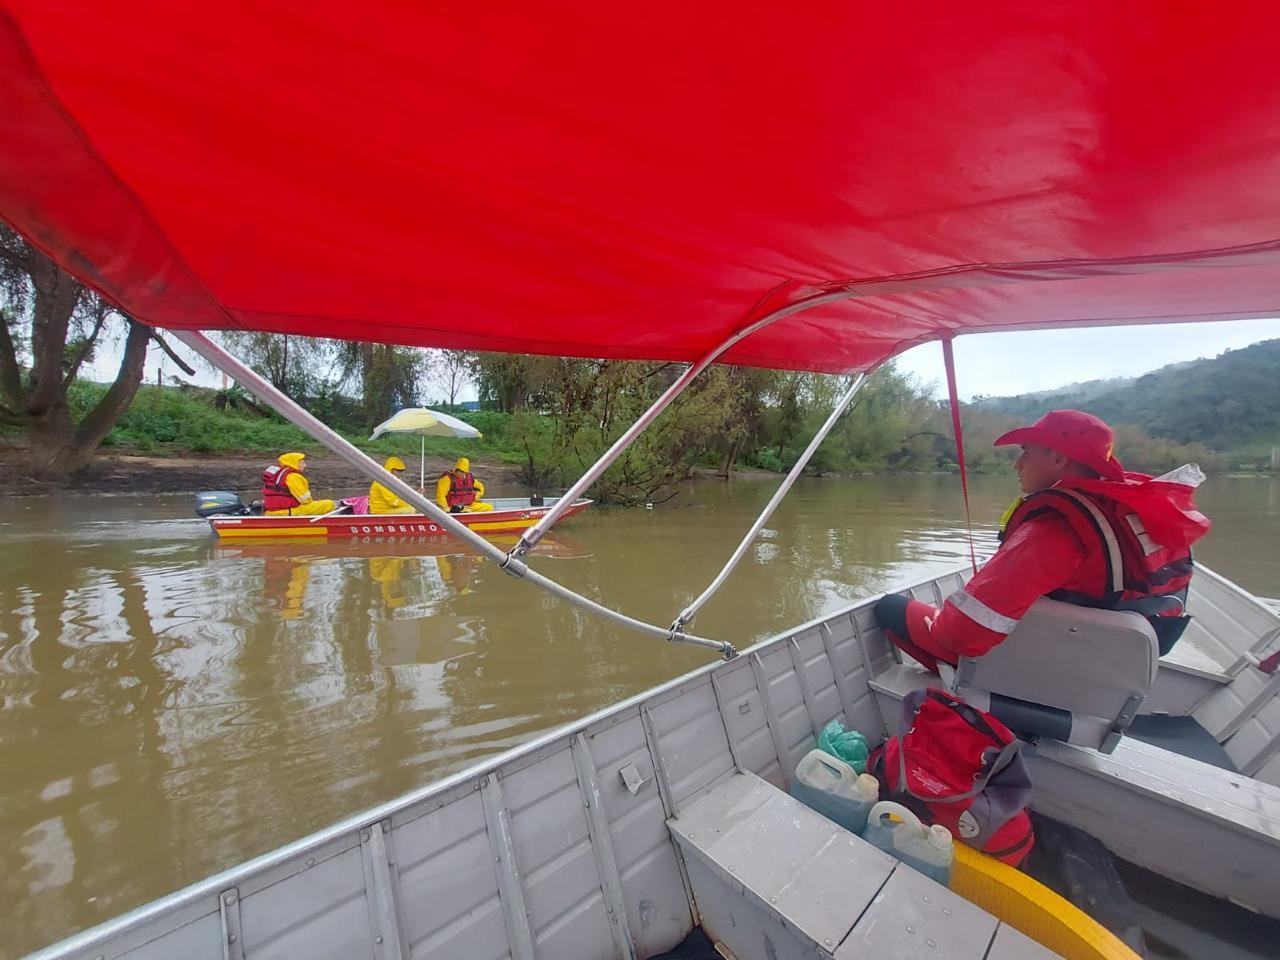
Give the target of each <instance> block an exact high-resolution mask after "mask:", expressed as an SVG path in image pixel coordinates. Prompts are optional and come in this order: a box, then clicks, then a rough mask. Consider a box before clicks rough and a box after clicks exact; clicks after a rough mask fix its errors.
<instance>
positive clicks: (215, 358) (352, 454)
mask: <svg viewBox="0 0 1280 960" xmlns="http://www.w3.org/2000/svg"><path fill="white" fill-rule="evenodd" d="M174 336H175V337H177V338H178V339H179V340H181V341H182V342H183V343H185V344H186V345H187V346H188V347H190V348H191V349H192V350H194V351H195V352H196V353H198V354H199V355H200V356H201V357H203V358H204V359H205V360H207V361H209V363H211V364H213V366H214V367H215V368H217V369H218V370H221V371H222V372H223V373H225V374H227V376H229V377H231V378H233V379H234V380H235V381H236V382H238V383H239V384H240V385H241V386H243V387H244V388H245V389H247V390H248V391H249V392H251V393H253V394H254V395H255V396H257V397H258V398H259V399H261V400H262V402H263V403H266V404H267V405H268V406H270V407H271V408H272V409H273V410H275V411H276V412H277V413H279V414H280V415H281V416H282V417H284V418H285V419H286V420H288V421H289V422H290V423H292V424H294V425H295V426H297V427H299V428H300V429H302V430H304V431H305V432H306V433H308V434H310V435H311V436H312V437H314V438H315V439H316V440H318V441H319V442H320V443H322V444H324V445H325V446H326V447H328V448H329V449H330V450H332V451H333V452H334V453H336V454H337V455H338V456H340V457H341V458H342V459H343V460H345V461H347V463H349V464H351V465H352V466H353V467H355V468H356V469H357V470H359V471H360V472H361V473H363V474H364V475H365V476H367V477H368V478H369V479H370V480H374V481H377V482H378V483H380V484H382V485H383V486H384V487H387V488H388V489H390V490H393V491H394V492H395V493H396V494H397V495H398V496H400V498H401V499H403V500H404V501H405V502H406V503H409V504H411V505H413V506H414V507H416V508H417V509H418V510H420V511H422V513H424V514H426V515H427V516H429V517H431V519H432V520H434V521H436V522H437V523H439V524H440V526H442V527H443V528H444V529H445V530H447V531H448V532H449V533H450V534H452V535H453V536H455V537H457V538H458V539H459V540H461V541H463V542H464V543H466V544H468V545H470V546H472V547H474V548H475V549H476V550H478V551H480V553H481V555H482V556H484V557H486V558H488V559H489V560H492V561H493V562H494V563H495V564H497V565H498V567H499V568H500V569H502V570H504V571H505V572H507V573H509V574H511V575H512V576H514V577H516V578H517V579H520V580H524V581H527V582H529V583H532V584H534V585H535V586H538V587H541V588H542V589H543V590H546V591H547V592H549V593H551V594H554V595H555V596H557V597H559V598H560V599H562V600H566V601H568V602H569V603H572V604H574V605H575V606H578V607H581V608H582V609H584V610H587V611H589V612H591V613H594V614H597V615H599V616H601V617H604V618H605V619H606V620H609V621H611V622H612V623H615V624H618V625H619V626H623V627H627V628H628V629H631V630H636V631H638V632H640V633H644V634H647V635H649V636H652V637H660V638H662V639H664V640H670V641H672V642H673V643H687V644H691V645H693V646H696V647H705V648H706V649H708V650H715V651H716V652H717V653H719V654H720V655H721V656H723V657H724V658H725V659H726V660H728V659H731V658H733V657H735V656H737V654H738V651H737V649H736V648H735V647H734V645H733V644H731V643H729V642H727V641H725V640H710V639H707V638H706V637H698V636H694V635H692V634H688V633H683V632H679V631H673V630H671V629H670V628H669V627H660V626H658V625H657V624H652V623H645V622H644V621H643V620H637V619H636V618H635V617H629V616H627V615H626V614H624V613H619V612H618V611H617V610H612V609H610V608H609V607H606V606H604V605H603V604H600V603H597V602H596V601H594V600H592V599H590V598H589V597H584V596H583V595H582V594H580V593H577V592H575V591H573V590H570V589H569V588H568V587H565V586H563V585H561V584H559V583H557V582H556V581H554V580H552V579H551V578H549V577H545V576H543V575H542V574H540V573H538V572H537V571H535V570H531V569H529V567H528V565H527V564H526V563H525V562H524V561H523V560H521V559H519V558H516V557H511V556H508V555H507V554H506V553H504V552H503V551H501V550H499V549H498V548H497V547H495V546H494V545H493V544H492V543H490V542H489V541H488V540H485V539H484V538H483V537H481V536H480V535H479V534H477V533H475V532H474V531H472V530H471V529H470V528H468V527H467V526H466V525H465V524H463V523H461V522H460V521H458V520H457V518H455V517H454V516H453V515H452V514H449V513H447V512H446V511H444V510H441V509H440V507H439V506H438V505H437V504H436V503H434V502H433V501H431V500H429V499H427V497H426V496H425V495H424V494H422V493H419V492H418V491H417V490H415V489H414V488H413V487H411V486H410V485H409V484H407V483H405V482H404V481H403V480H401V479H400V478H399V477H396V476H394V475H393V474H391V473H388V472H387V471H386V470H384V469H382V467H381V465H379V464H378V462H377V461H376V460H374V459H373V458H372V457H370V456H368V455H367V454H365V453H362V452H361V451H360V450H358V449H356V447H355V446H353V445H352V444H351V443H349V442H348V441H347V440H346V439H345V438H343V437H342V436H340V435H339V434H338V433H337V432H336V431H334V430H332V429H330V428H329V427H327V426H325V425H324V424H323V423H321V422H320V421H319V420H317V419H316V418H315V417H314V416H312V415H311V414H310V413H308V412H307V411H306V410H305V409H304V408H303V407H302V406H300V405H299V404H298V403H296V402H294V401H293V400H291V399H290V398H289V397H288V396H286V395H285V394H284V393H282V392H281V391H279V390H277V389H276V388H275V387H274V386H272V385H271V384H270V383H268V382H267V381H266V380H265V379H263V378H262V377H260V376H259V375H258V374H256V373H255V372H254V371H253V370H251V369H249V367H247V366H246V365H245V364H244V363H242V362H241V361H240V360H238V359H237V358H236V357H234V356H233V355H232V354H230V353H228V352H227V351H226V350H224V349H223V348H222V347H221V346H219V345H218V344H216V343H214V342H213V341H212V340H210V339H209V338H208V337H206V336H205V335H204V334H203V333H198V332H191V331H175V332H174ZM566 499H568V498H567V496H566V497H565V498H562V499H561V503H563V502H565V500H566Z"/></svg>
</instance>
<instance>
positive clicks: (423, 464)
mask: <svg viewBox="0 0 1280 960" xmlns="http://www.w3.org/2000/svg"><path fill="white" fill-rule="evenodd" d="M384 433H416V434H418V436H420V437H422V447H421V451H420V454H419V456H420V458H421V459H420V460H419V466H418V471H419V472H418V488H419V489H423V490H425V489H426V483H427V437H461V438H463V439H467V440H476V439H479V438H480V437H482V436H484V434H482V433H481V432H480V431H479V430H477V429H476V428H475V427H473V426H471V424H469V423H463V422H462V421H461V420H459V419H458V418H457V417H451V416H449V415H448V414H447V413H438V412H437V411H435V410H428V409H426V408H425V407H405V408H404V409H403V410H400V411H398V412H396V413H393V414H392V415H391V417H390V418H389V419H386V420H383V421H382V423H380V424H378V425H377V426H376V427H375V428H374V430H373V436H371V437H370V438H369V439H370V440H377V439H378V438H379V437H380V436H382V435H383V434H384Z"/></svg>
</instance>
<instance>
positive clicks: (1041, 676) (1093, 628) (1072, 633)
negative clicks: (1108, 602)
mask: <svg viewBox="0 0 1280 960" xmlns="http://www.w3.org/2000/svg"><path fill="white" fill-rule="evenodd" d="M1159 660H1160V650H1159V646H1158V644H1157V642H1156V635H1155V632H1154V631H1153V630H1152V629H1151V624H1149V623H1148V622H1147V620H1146V618H1145V617H1143V616H1142V615H1141V614H1137V613H1130V612H1122V611H1115V610H1094V609H1091V608H1089V607H1080V606H1075V605H1074V604H1069V603H1060V602H1058V601H1056V600H1049V599H1047V598H1043V597H1042V598H1041V599H1039V600H1037V601H1036V602H1035V604H1034V606H1032V607H1031V609H1030V610H1029V611H1027V614H1026V616H1024V617H1023V618H1022V620H1021V622H1020V623H1019V624H1018V626H1017V628H1016V629H1015V630H1014V631H1013V632H1012V633H1011V634H1009V636H1008V637H1007V638H1006V639H1005V641H1004V642H1003V643H1001V644H999V645H998V646H996V647H995V648H993V649H992V650H991V651H990V652H989V653H987V654H986V655H985V656H982V657H977V658H974V657H962V658H961V660H960V663H959V664H958V665H957V667H956V671H955V677H954V679H953V680H952V683H951V686H952V689H953V690H954V692H955V693H956V695H957V696H961V697H963V698H964V699H966V700H967V701H969V702H970V703H972V704H973V705H974V706H975V707H979V708H980V709H984V710H988V711H990V712H991V713H992V714H994V715H995V716H996V717H997V718H998V719H999V720H1000V721H1001V722H1003V723H1004V724H1005V725H1006V726H1008V727H1009V728H1010V729H1011V730H1013V731H1014V732H1015V733H1019V734H1024V735H1029V736H1043V737H1051V738H1053V739H1055V740H1065V741H1066V742H1068V743H1074V744H1078V745H1080V746H1084V747H1093V748H1096V749H1098V750H1101V751H1102V752H1103V753H1110V752H1111V751H1112V750H1114V749H1115V746H1116V744H1117V743H1119V741H1120V736H1121V734H1122V733H1123V732H1124V730H1125V729H1126V728H1127V727H1128V726H1129V724H1130V723H1131V722H1132V721H1133V718H1134V717H1135V716H1136V715H1137V712H1138V706H1139V705H1140V704H1141V703H1142V699H1143V698H1144V697H1145V696H1146V695H1147V692H1148V691H1149V690H1150V689H1151V685H1152V684H1153V683H1154V682H1155V679H1156V670H1157V669H1158V668H1159Z"/></svg>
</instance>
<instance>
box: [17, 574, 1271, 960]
mask: <svg viewBox="0 0 1280 960" xmlns="http://www.w3.org/2000/svg"><path fill="white" fill-rule="evenodd" d="M969 570H970V564H969V563H968V561H964V562H961V563H957V564H956V565H955V566H953V567H950V568H947V569H944V570H941V571H939V572H937V573H935V574H933V575H931V576H926V577H922V578H920V579H918V580H913V581H911V582H909V583H905V584H902V585H900V586H896V587H894V588H893V589H892V590H889V591H878V592H876V593H874V594H870V595H868V596H866V597H864V598H863V599H860V600H856V601H854V602H853V603H850V604H848V605H846V606H844V607H840V608H839V609H836V610H834V611H830V612H827V613H822V614H819V615H818V616H815V617H812V618H810V619H809V620H806V621H804V622H803V623H800V624H797V625H795V626H793V627H790V628H788V629H786V630H784V631H783V632H781V633H777V634H774V635H772V636H770V637H766V638H764V639H762V640H760V641H758V642H756V643H754V644H752V645H751V646H749V647H746V648H745V649H743V650H742V651H741V655H740V656H738V657H734V658H733V659H731V660H727V661H726V660H716V661H712V662H710V663H706V664H703V665H702V666H699V667H695V668H694V669H692V670H690V671H688V672H686V673H683V674H681V675H679V676H676V677H673V678H671V679H670V680H667V681H664V682H663V683H660V684H657V685H655V686H652V687H649V688H647V689H646V690H643V691H641V692H639V693H637V694H634V695H632V696H630V697H627V698H626V699H625V700H621V701H619V702H617V703H614V704H611V705H609V706H607V707H603V708H601V709H600V710H597V711H595V712H593V713H590V714H587V715H585V716H583V717H580V718H578V719H576V720H572V721H569V722H568V723H565V724H562V725H560V726H557V727H554V728H552V729H550V730H547V731H545V732H543V733H541V734H539V735H537V736H535V737H534V738H533V739H531V740H529V741H527V742H526V743H523V744H520V745H518V746H515V747H512V748H510V749H508V750H506V751H503V752H502V753H498V754H495V755H494V756H491V757H488V758H485V759H482V760H479V761H477V762H476V763H474V764H472V765H470V766H468V767H465V768H463V769H461V770H458V771H456V772H454V773H452V774H448V775H446V776H444V777H442V778H440V779H439V780H436V781H434V782H432V783H429V784H427V785H424V786H422V787H419V788H417V789H416V790H412V791H410V792H408V793H404V794H401V795H400V796H398V797H394V798H392V799H391V800H387V801H385V802H383V803H381V804H378V805H376V806H373V807H369V808H366V809H364V810H362V811H359V812H357V813H354V814H351V815H350V816H347V817H345V818H343V819H341V820H339V821H337V822H335V823H332V824H330V825H328V826H326V827H322V828H321V829H319V830H317V831H314V832H313V833H310V834H307V835H305V836H303V837H299V838H298V839H296V840H293V841H290V842H288V843H286V844H283V845H281V846H279V847H276V848H275V849H273V850H269V851H267V852H265V853H263V854H260V855H259V856H257V857H254V858H252V859H249V860H246V861H243V862H241V863H238V864H236V865H234V866H231V867H228V868H227V869H225V870H223V871H220V872H219V873H216V874H213V875H212V876H209V877H206V878H204V879H202V880H197V881H196V882H195V883H193V884H191V885H189V886H187V887H184V888H182V889H179V890H175V891H173V892H172V893H169V894H165V895H164V896H162V897H160V898H158V899H155V900H152V901H149V902H147V903H144V904H141V905H140V906H138V907H135V908H134V909H132V910H130V911H128V912H126V913H124V914H121V915H120V916H117V917H114V918H112V919H109V920H106V921H104V922H103V923H102V924H99V925H98V926H94V927H90V928H88V929H87V930H83V931H80V932H79V933H75V934H72V935H71V936H69V937H67V938H64V939H63V940H60V941H57V942H56V943H53V944H51V945H49V946H48V947H45V948H43V949H41V950H38V951H37V952H35V953H33V954H30V955H29V956H28V958H27V960H65V958H67V957H71V956H75V955H76V952H77V951H87V950H91V949H94V948H97V947H99V946H101V945H102V944H104V943H105V942H107V941H109V940H111V939H112V938H115V937H122V936H126V935H127V934H128V933H129V932H130V931H131V930H135V929H136V928H138V927H140V926H142V925H144V924H147V923H153V922H156V921H159V920H160V919H161V918H162V917H163V916H164V915H165V914H171V913H172V914H178V916H175V917H174V918H173V919H174V921H175V922H174V923H173V924H172V925H167V926H166V929H165V930H164V931H161V932H159V933H157V934H155V936H153V937H148V938H147V939H146V940H143V941H142V943H146V942H150V941H151V940H153V939H155V937H158V936H163V935H164V934H165V933H167V932H171V931H172V930H176V929H179V928H181V927H183V926H186V925H187V924H189V923H192V922H196V921H198V920H199V919H200V918H202V917H204V916H207V915H209V914H211V913H216V912H217V911H218V909H219V908H218V906H217V904H218V903H219V898H220V897H221V896H222V894H224V893H225V892H227V891H228V890H230V889H232V888H235V889H237V890H238V891H239V895H240V896H241V897H244V896H249V895H251V894H252V893H253V892H255V891H256V890H258V889H265V888H266V887H268V886H270V885H272V884H273V883H275V882H277V881H278V880H280V879H284V878H285V877H287V876H290V875H292V874H293V873H296V872H300V870H305V869H308V867H309V866H310V865H306V861H305V859H304V858H306V857H312V858H314V860H315V862H316V863H319V862H321V861H322V860H327V859H329V858H330V857H331V856H334V855H338V854H341V853H342V852H344V851H345V850H348V849H352V848H354V847H356V846H359V843H360V833H361V831H362V830H367V829H371V828H377V825H378V824H379V823H381V822H382V821H384V820H385V821H388V822H389V823H390V824H391V825H392V826H393V827H394V826H398V825H402V824H405V823H411V822H413V821H414V820H417V819H419V818H420V817H422V816H427V815H429V814H431V813H432V812H434V811H435V810H436V809H439V808H441V807H444V806H446V805H448V804H449V803H452V802H454V801H456V800H459V799H461V798H462V797H464V796H466V795H467V794H469V793H473V792H477V791H478V790H479V789H480V780H481V779H482V778H484V777H486V776H490V775H493V774H495V773H514V772H516V771H518V770H520V769H523V768H525V767H526V766H528V765H529V764H531V763H534V762H537V761H539V760H541V759H544V758H545V756H546V755H547V754H548V753H549V752H556V751H558V750H559V749H561V748H563V749H569V748H570V742H571V741H572V739H573V737H574V736H576V735H578V734H585V733H587V732H588V731H589V730H590V729H592V728H594V727H598V726H599V725H601V724H602V723H604V722H606V721H610V720H613V721H614V722H615V723H616V722H620V721H621V720H622V719H623V717H624V715H626V714H628V713H630V712H633V711H634V712H637V713H638V712H639V711H640V710H641V708H642V707H644V706H646V705H649V706H656V705H658V704H660V703H664V702H666V700H667V699H670V698H671V697H672V696H674V695H677V694H680V693H682V692H684V691H683V690H682V688H685V687H689V688H692V687H693V686H695V685H696V684H697V683H698V682H699V681H700V680H703V679H705V680H706V682H707V683H708V684H712V683H713V681H712V677H713V676H714V675H716V674H717V673H718V672H724V673H729V672H734V671H736V670H738V669H746V668H748V665H749V664H750V662H751V656H750V655H752V654H762V653H764V651H766V650H768V649H772V648H774V647H776V646H779V645H785V644H786V643H787V642H788V641H789V640H790V639H791V638H793V637H796V636H798V635H800V634H802V633H805V632H807V631H811V630H818V629H820V628H821V627H822V626H823V625H824V624H828V623H831V622H833V621H835V620H838V619H839V618H841V617H846V616H848V617H854V616H856V614H857V613H858V612H859V611H862V610H865V609H866V608H868V607H870V606H872V605H874V604H875V603H876V602H877V601H878V600H880V599H881V598H882V597H884V596H886V595H888V594H890V593H892V594H910V593H911V592H912V591H914V590H917V589H919V588H920V587H923V586H928V585H934V584H937V583H939V582H940V581H943V580H945V579H947V578H948V577H953V576H956V575H961V576H963V575H964V574H965V573H967V572H968V571H969ZM1198 572H1204V568H1200V570H1199V571H1198ZM1219 578H1220V579H1223V580H1225V579H1226V578H1222V577H1219ZM1226 582H1228V583H1231V581H1229V580H1227V581H1226ZM1240 591H1241V593H1242V594H1247V593H1248V592H1247V591H1245V590H1244V589H1243V588H1240ZM1250 596H1251V595H1250ZM855 626H856V624H855ZM860 656H862V657H863V658H864V659H865V656H866V653H865V650H861V649H860ZM833 667H834V664H833ZM868 686H869V692H870V695H871V696H872V697H873V699H875V702H876V707H877V711H878V712H879V711H880V706H879V700H878V697H877V694H876V693H875V691H874V689H873V688H871V687H870V683H869V682H868ZM846 706H847V705H845V704H843V703H842V707H846ZM883 719H884V718H883V717H882V722H883ZM885 732H886V733H887V732H888V728H887V727H886V730H885ZM1053 746H1054V748H1056V747H1058V746H1061V747H1062V748H1063V750H1064V751H1065V752H1066V754H1067V755H1070V756H1075V757H1077V762H1075V763H1068V766H1072V767H1077V768H1081V769H1082V772H1083V768H1082V762H1084V763H1085V764H1086V765H1087V761H1081V760H1080V759H1079V758H1080V757H1081V756H1083V755H1087V754H1089V753H1091V752H1092V751H1088V750H1085V749H1084V748H1080V747H1072V746H1071V745H1069V744H1061V745H1057V744H1054V745H1053ZM549 748H555V749H554V750H549ZM1165 752H1168V751H1165ZM1047 753H1052V750H1051V751H1047ZM1172 756H1177V755H1176V754H1172ZM1045 759H1046V760H1049V761H1050V762H1061V761H1058V760H1055V759H1054V758H1053V757H1052V756H1048V755H1046V756H1045ZM1064 759H1065V758H1064ZM1181 759H1185V758H1181ZM504 768H507V769H505V770H504ZM1093 772H1094V773H1095V774H1099V775H1100V774H1103V771H1102V770H1100V769H1098V770H1094V771H1093ZM1120 779H1121V780H1122V781H1124V782H1125V783H1129V779H1130V778H1128V777H1121V778H1120ZM1246 779H1247V780H1248V781H1250V785H1251V786H1254V785H1256V787H1259V788H1262V789H1264V790H1266V791H1274V792H1275V793H1276V796H1277V798H1280V788H1277V787H1272V786H1270V785H1269V784H1265V783H1262V782H1261V781H1257V780H1256V778H1253V777H1248V778H1246ZM1131 786H1132V784H1131ZM1141 792H1144V793H1149V791H1141ZM1150 795H1151V796H1153V797H1159V794H1150ZM1161 799H1163V800H1164V801H1165V802H1169V800H1170V799H1171V798H1169V797H1168V796H1164V797H1162V798H1161ZM432 801H437V802H435V803H434V805H432ZM419 806H421V807H423V809H421V810H418V811H414V810H413V808H414V807H419ZM428 807H429V808H428ZM1197 810H1198V811H1199V814H1200V815H1203V816H1206V817H1208V818H1209V819H1211V820H1214V821H1217V822H1219V823H1221V824H1222V825H1224V826H1227V827H1229V828H1238V827H1239V824H1237V823H1235V822H1233V821H1231V820H1230V819H1228V818H1225V817H1223V816H1222V815H1221V814H1220V813H1215V812H1212V811H1207V810H1204V809H1202V808H1197ZM410 812H412V815H410V816H406V814H409V813H410ZM1255 832H1256V831H1255ZM320 851H326V852H325V853H323V854H322V853H321V852H320ZM291 861H301V863H299V864H297V867H298V869H290V870H287V871H286V872H285V874H284V876H281V877H278V878H277V877H272V876H271V874H273V873H276V872H278V871H280V870H281V869H282V868H286V867H290V866H293V865H294V864H292V863H291ZM205 898H211V899H212V903H210V902H208V901H205V902H204V903H201V901H202V900H205ZM138 945H141V944H138ZM135 946H136V945H135ZM134 948H135V947H130V948H126V952H127V951H128V949H134Z"/></svg>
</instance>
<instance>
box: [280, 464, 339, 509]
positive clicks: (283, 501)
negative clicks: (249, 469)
mask: <svg viewBox="0 0 1280 960" xmlns="http://www.w3.org/2000/svg"><path fill="white" fill-rule="evenodd" d="M306 459H307V455H306V454H305V453H296V452H295V453H283V454H281V455H280V459H279V460H278V461H277V462H276V463H275V464H273V465H272V466H270V467H267V469H266V470H264V471H262V512H263V513H265V514H266V515H267V516H269V517H289V516H293V517H317V516H320V515H321V514H324V513H332V512H333V511H334V510H336V509H337V507H338V505H337V504H336V503H334V502H333V501H332V500H315V499H312V497H311V484H310V483H309V482H308V481H307V478H306V477H305V476H303V473H304V471H305V470H306V464H305V463H304V462H303V461H305V460H306Z"/></svg>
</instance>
